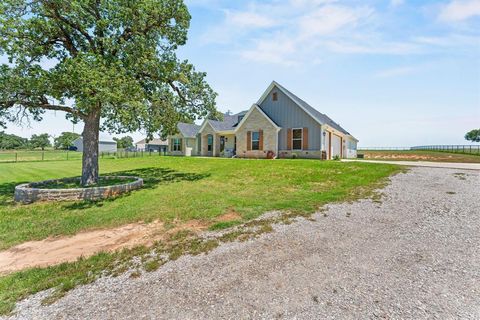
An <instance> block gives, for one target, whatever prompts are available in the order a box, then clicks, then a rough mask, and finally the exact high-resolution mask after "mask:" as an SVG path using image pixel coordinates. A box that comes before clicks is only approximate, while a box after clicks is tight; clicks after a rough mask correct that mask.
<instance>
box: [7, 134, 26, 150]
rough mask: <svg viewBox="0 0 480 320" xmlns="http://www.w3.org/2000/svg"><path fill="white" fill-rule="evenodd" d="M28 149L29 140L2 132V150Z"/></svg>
mask: <svg viewBox="0 0 480 320" xmlns="http://www.w3.org/2000/svg"><path fill="white" fill-rule="evenodd" d="M27 147H28V139H26V138H22V137H19V136H16V135H14V134H8V133H5V132H3V131H0V149H7V150H8V149H21V148H27Z"/></svg>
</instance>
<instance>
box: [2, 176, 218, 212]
mask: <svg viewBox="0 0 480 320" xmlns="http://www.w3.org/2000/svg"><path fill="white" fill-rule="evenodd" d="M102 176H135V177H140V178H142V179H143V182H144V185H143V187H142V188H141V189H139V190H137V191H140V190H145V189H153V188H155V187H156V186H158V185H162V184H169V183H175V182H181V181H197V180H201V179H204V178H207V177H209V176H210V174H198V173H188V172H179V171H175V170H173V169H169V168H141V169H134V170H126V171H117V172H110V173H108V174H103V175H102ZM27 182H34V181H24V182H7V183H2V184H0V205H2V206H3V205H12V204H14V201H13V195H14V193H15V186H17V185H19V184H22V183H27ZM133 192H135V191H133ZM129 194H130V192H128V193H125V194H123V195H120V196H117V197H114V198H111V199H104V200H99V201H80V202H75V203H70V204H66V205H64V206H63V208H65V209H86V208H90V207H101V206H103V204H104V203H105V202H111V201H114V200H115V199H118V198H119V197H124V196H128V195H129Z"/></svg>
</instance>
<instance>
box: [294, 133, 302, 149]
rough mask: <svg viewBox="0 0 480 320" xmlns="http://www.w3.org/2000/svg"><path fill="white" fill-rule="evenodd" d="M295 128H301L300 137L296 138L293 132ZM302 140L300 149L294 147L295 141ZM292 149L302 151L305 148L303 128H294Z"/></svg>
mask: <svg viewBox="0 0 480 320" xmlns="http://www.w3.org/2000/svg"><path fill="white" fill-rule="evenodd" d="M295 130H300V132H301V134H300V138H294V136H295V135H294V134H293V131H295ZM298 140H300V149H295V147H294V143H293V142H294V141H298ZM292 150H294V151H302V150H303V128H292Z"/></svg>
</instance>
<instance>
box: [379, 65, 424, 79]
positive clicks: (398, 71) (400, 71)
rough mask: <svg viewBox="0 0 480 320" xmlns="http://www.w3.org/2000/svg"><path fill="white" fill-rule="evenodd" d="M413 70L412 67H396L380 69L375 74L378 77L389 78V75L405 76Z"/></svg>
mask: <svg viewBox="0 0 480 320" xmlns="http://www.w3.org/2000/svg"><path fill="white" fill-rule="evenodd" d="M414 71H415V68H413V67H398V68H392V69H386V70H381V71H379V72H377V73H376V74H375V76H376V77H378V78H391V77H398V76H405V75H408V74H411V73H412V72H414Z"/></svg>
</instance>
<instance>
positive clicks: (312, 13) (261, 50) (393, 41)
mask: <svg viewBox="0 0 480 320" xmlns="http://www.w3.org/2000/svg"><path fill="white" fill-rule="evenodd" d="M197 1H200V0H197ZM203 1H207V0H203ZM211 1H213V0H211ZM357 3H358V2H351V3H349V4H348V3H347V4H344V3H343V2H342V3H340V2H339V1H337V0H288V1H286V0H285V1H282V0H262V1H259V0H250V1H249V2H248V4H247V5H246V6H245V8H244V9H243V10H241V9H236V10H223V12H224V20H223V22H222V23H221V24H219V25H216V26H215V27H214V28H211V29H210V30H208V32H206V33H205V36H204V39H206V41H205V42H208V43H212V42H217V43H222V44H225V45H229V46H231V48H232V49H231V50H232V52H234V54H237V55H239V56H240V57H241V58H243V59H245V60H250V61H256V62H262V63H272V64H280V65H284V66H294V65H301V64H310V65H311V64H313V63H314V61H325V58H326V57H327V56H328V55H329V54H332V53H341V54H379V55H410V54H424V53H429V52H434V51H436V50H437V51H438V50H447V49H450V48H457V49H458V48H465V49H467V50H470V48H471V47H472V46H474V45H475V44H478V41H476V40H475V39H472V38H474V35H475V33H476V32H475V31H468V32H469V34H470V35H468V34H467V33H465V29H464V34H463V35H462V34H461V33H459V31H458V30H457V31H456V32H457V33H458V34H457V35H456V36H452V35H451V34H449V33H446V34H439V33H437V34H435V35H432V33H428V32H427V33H426V34H422V33H421V32H418V29H417V28H414V29H415V30H414V32H415V33H413V34H412V33H411V32H410V33H409V31H411V30H405V32H404V31H403V30H402V31H401V32H397V31H398V30H397V29H394V28H398V26H399V25H401V24H398V23H396V19H397V18H396V16H393V17H392V16H388V15H387V16H385V15H384V14H383V12H381V11H378V10H379V9H377V10H376V8H374V7H372V6H370V5H363V4H362V5H358V4H357ZM404 3H405V0H390V1H389V4H390V6H400V5H402V4H404ZM479 3H480V0H475V1H473V0H468V1H467V0H462V1H460V0H455V1H451V2H450V3H449V4H446V5H445V6H444V7H442V8H443V10H444V11H445V12H444V16H445V14H446V12H450V13H449V14H450V16H449V19H452V18H453V17H456V19H458V18H460V17H463V18H465V17H467V16H472V15H474V14H476V13H475V12H476V11H475V10H477V9H476V8H477V4H479ZM478 7H480V6H478ZM437 8H438V7H437ZM465 8H467V9H468V10H467V11H468V12H466V11H464V10H466V9H465ZM462 10H463V11H462ZM395 14H396V13H395ZM445 17H446V16H445ZM392 28H393V29H392ZM391 30H393V31H394V33H393V36H392V34H390V33H389V31H391Z"/></svg>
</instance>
